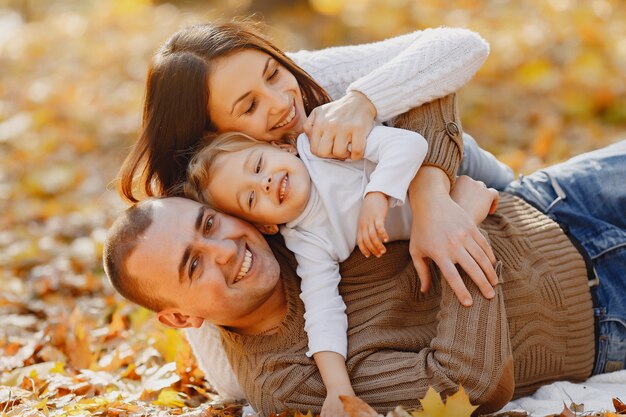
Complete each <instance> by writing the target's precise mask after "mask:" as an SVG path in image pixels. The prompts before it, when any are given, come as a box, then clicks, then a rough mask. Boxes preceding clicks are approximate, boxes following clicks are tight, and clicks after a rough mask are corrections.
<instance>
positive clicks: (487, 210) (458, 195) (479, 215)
mask: <svg viewBox="0 0 626 417" xmlns="http://www.w3.org/2000/svg"><path fill="white" fill-rule="evenodd" d="M450 197H451V198H452V200H454V202H455V203H457V204H458V205H459V206H461V208H462V209H463V210H465V212H466V213H467V214H468V215H469V216H470V218H471V219H473V220H474V223H476V224H480V223H482V222H483V220H485V218H486V217H487V216H488V215H489V214H493V213H494V212H495V211H496V209H497V208H498V198H499V195H498V191H496V190H495V189H493V188H487V186H486V185H485V183H484V182H482V181H475V180H473V179H472V178H470V177H467V176H465V175H463V176H460V177H458V178H457V179H456V183H455V184H454V188H453V189H452V192H451V193H450Z"/></svg>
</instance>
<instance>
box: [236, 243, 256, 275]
mask: <svg viewBox="0 0 626 417" xmlns="http://www.w3.org/2000/svg"><path fill="white" fill-rule="evenodd" d="M250 266H252V253H251V252H250V251H249V250H248V249H246V254H245V256H244V259H243V263H242V264H241V269H240V270H239V273H238V274H237V276H236V277H235V282H239V281H240V280H241V279H242V278H243V277H245V276H246V275H247V274H248V271H249V270H250Z"/></svg>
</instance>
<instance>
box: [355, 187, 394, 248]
mask: <svg viewBox="0 0 626 417" xmlns="http://www.w3.org/2000/svg"><path fill="white" fill-rule="evenodd" d="M388 209H389V202H388V201H387V196H386V195H385V194H383V193H380V192H372V193H367V195H366V196H365V198H364V199H363V206H361V212H360V213H359V221H358V223H357V231H356V243H357V245H358V246H359V249H360V250H361V253H362V254H363V255H364V256H365V257H368V258H369V256H370V255H371V254H374V255H375V256H376V257H377V258H379V257H381V256H382V255H383V254H384V253H385V252H386V251H387V250H386V249H385V245H383V242H387V241H388V240H389V235H388V234H387V231H386V230H385V219H386V218H387V210H388ZM381 240H382V241H381Z"/></svg>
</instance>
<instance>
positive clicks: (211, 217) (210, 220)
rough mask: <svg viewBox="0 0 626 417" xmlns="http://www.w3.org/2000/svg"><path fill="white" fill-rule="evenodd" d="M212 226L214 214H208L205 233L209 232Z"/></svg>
mask: <svg viewBox="0 0 626 417" xmlns="http://www.w3.org/2000/svg"><path fill="white" fill-rule="evenodd" d="M212 227H213V216H207V218H206V220H205V221H204V233H205V234H207V233H209V232H210V231H211V228H212Z"/></svg>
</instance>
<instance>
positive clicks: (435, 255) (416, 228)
mask: <svg viewBox="0 0 626 417" xmlns="http://www.w3.org/2000/svg"><path fill="white" fill-rule="evenodd" d="M448 189H449V181H448V178H447V176H446V174H445V173H444V172H443V171H441V170H440V169H439V168H435V167H429V166H425V167H422V168H420V170H419V171H418V173H417V175H416V176H415V179H414V180H413V182H412V183H411V186H410V187H409V201H410V204H411V211H412V213H413V225H412V227H411V241H410V244H409V251H410V253H411V258H412V259H413V264H414V265H415V269H416V270H417V273H418V275H419V277H420V281H421V291H422V292H426V291H428V288H429V286H430V280H431V277H430V269H429V266H428V260H427V258H430V259H432V260H433V261H434V262H435V263H436V264H437V266H438V267H439V269H440V270H441V273H442V275H443V278H444V279H445V280H446V281H447V282H448V284H449V285H450V288H451V289H452V291H454V293H455V294H456V296H457V298H458V299H459V301H460V302H461V303H462V304H463V305H465V306H470V305H471V304H472V297H471V296H470V293H469V291H468V290H467V288H466V287H465V284H464V283H463V280H462V279H461V276H460V275H459V271H457V267H456V265H458V266H460V267H461V268H462V269H463V270H464V271H465V272H466V273H467V274H468V275H469V277H470V278H471V279H472V281H474V283H475V284H476V285H477V286H478V288H479V289H480V292H481V293H482V294H483V295H484V296H485V297H487V298H493V296H494V295H495V292H494V290H493V286H494V285H496V284H497V283H498V276H497V275H496V272H495V269H494V267H493V265H494V264H495V262H496V258H495V256H494V254H493V251H492V249H491V246H490V245H489V242H488V241H487V239H486V238H485V236H483V235H482V233H480V231H479V230H478V228H477V227H476V225H475V223H474V221H473V220H472V219H471V218H470V216H468V214H467V213H466V212H465V210H463V208H461V206H459V205H458V204H457V203H455V202H454V201H453V200H452V199H451V198H450V195H449V194H448Z"/></svg>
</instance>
